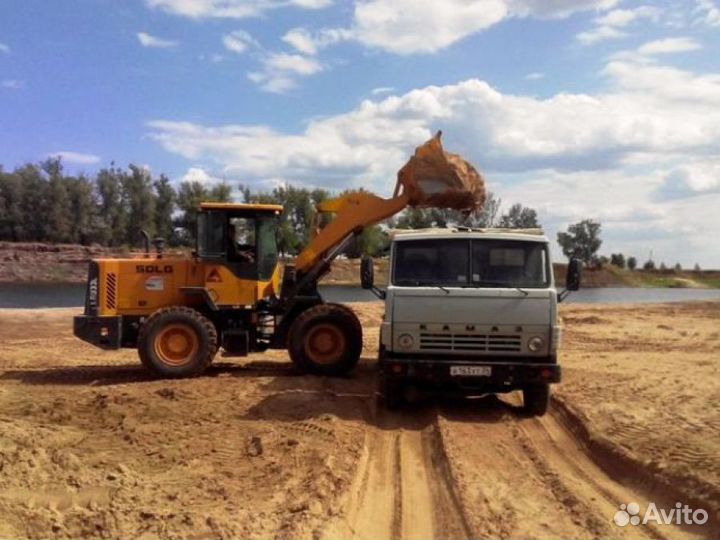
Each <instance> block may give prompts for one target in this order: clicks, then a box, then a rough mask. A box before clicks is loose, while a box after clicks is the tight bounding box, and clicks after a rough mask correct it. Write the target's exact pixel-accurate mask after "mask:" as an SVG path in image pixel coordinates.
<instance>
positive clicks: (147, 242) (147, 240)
mask: <svg viewBox="0 0 720 540" xmlns="http://www.w3.org/2000/svg"><path fill="white" fill-rule="evenodd" d="M140 234H142V235H143V241H144V242H145V256H146V257H149V256H150V235H149V234H148V233H147V231H146V230H145V229H140Z"/></svg>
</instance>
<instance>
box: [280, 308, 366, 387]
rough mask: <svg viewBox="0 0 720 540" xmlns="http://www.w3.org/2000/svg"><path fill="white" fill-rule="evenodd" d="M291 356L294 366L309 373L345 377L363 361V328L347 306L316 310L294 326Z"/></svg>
mask: <svg viewBox="0 0 720 540" xmlns="http://www.w3.org/2000/svg"><path fill="white" fill-rule="evenodd" d="M288 352H289V353H290V358H291V360H292V361H293V363H294V364H295V365H296V366H297V367H298V368H300V369H301V370H302V371H304V372H306V373H313V374H315V375H328V376H340V375H345V374H347V373H348V372H349V371H351V370H352V369H353V368H354V367H355V365H356V364H357V363H358V360H359V359H360V353H361V352H362V326H361V325H360V321H359V320H358V318H357V316H356V315H355V313H353V312H352V310H350V309H349V308H346V307H345V306H342V305H340V304H320V305H317V306H313V307H311V308H309V309H307V310H306V311H304V312H303V313H301V314H300V315H299V316H298V317H297V319H295V320H294V321H293V323H292V325H291V326H290V332H289V335H288Z"/></svg>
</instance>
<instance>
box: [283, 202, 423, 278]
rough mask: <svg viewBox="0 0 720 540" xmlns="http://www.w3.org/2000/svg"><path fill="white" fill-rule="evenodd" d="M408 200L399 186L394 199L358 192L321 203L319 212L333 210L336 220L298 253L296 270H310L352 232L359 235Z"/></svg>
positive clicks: (396, 210) (402, 206) (405, 203)
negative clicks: (400, 192) (399, 192)
mask: <svg viewBox="0 0 720 540" xmlns="http://www.w3.org/2000/svg"><path fill="white" fill-rule="evenodd" d="M408 203H409V199H408V196H407V195H406V194H405V193H402V194H398V190H397V189H396V192H395V196H394V197H392V198H391V199H383V198H381V197H378V196H376V195H373V194H372V193H367V192H364V191H359V192H355V193H348V194H346V195H342V196H341V197H337V198H335V199H330V200H327V201H323V202H321V203H319V204H318V205H317V210H318V212H322V213H334V214H335V219H334V220H333V221H331V222H330V223H329V224H328V225H327V226H326V227H325V228H323V229H322V230H320V231H319V232H318V233H317V234H316V235H315V236H314V237H313V239H312V240H311V241H310V243H309V244H308V245H307V247H305V249H303V250H302V252H301V253H300V254H299V255H298V257H297V259H296V261H295V267H296V269H297V271H298V272H299V273H305V272H308V271H309V270H310V269H311V268H313V266H315V265H316V264H317V263H318V262H319V261H320V259H322V258H323V257H324V256H325V254H327V253H328V251H330V250H331V249H332V248H333V247H335V246H337V245H339V244H340V243H341V242H342V241H343V240H345V239H346V238H347V237H348V236H349V235H350V234H353V233H356V234H359V233H360V232H362V230H363V229H364V228H365V227H369V226H371V225H375V224H376V223H379V222H380V221H382V220H384V219H387V218H389V217H391V216H393V215H395V214H397V213H398V212H400V211H401V210H402V209H403V208H405V207H406V206H407V205H408Z"/></svg>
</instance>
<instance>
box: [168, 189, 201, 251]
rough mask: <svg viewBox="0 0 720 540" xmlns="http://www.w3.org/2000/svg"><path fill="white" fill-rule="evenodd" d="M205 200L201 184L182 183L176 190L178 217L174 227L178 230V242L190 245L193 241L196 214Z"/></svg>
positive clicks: (195, 228)
mask: <svg viewBox="0 0 720 540" xmlns="http://www.w3.org/2000/svg"><path fill="white" fill-rule="evenodd" d="M205 200H207V193H206V190H205V186H203V185H202V183H200V182H197V181H193V182H182V183H181V184H180V187H179V189H178V194H177V205H178V210H179V211H180V215H179V216H178V218H177V219H176V220H175V226H176V227H178V228H179V229H180V231H178V232H179V236H178V241H179V242H180V243H182V244H186V245H191V244H192V243H193V242H194V241H195V235H196V230H197V212H198V209H199V208H200V203H201V202H203V201H205Z"/></svg>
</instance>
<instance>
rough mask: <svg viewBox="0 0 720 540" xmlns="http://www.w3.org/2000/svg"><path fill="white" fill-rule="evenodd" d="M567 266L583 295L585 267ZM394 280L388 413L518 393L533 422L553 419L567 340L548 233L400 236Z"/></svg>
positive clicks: (384, 358)
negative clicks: (445, 400)
mask: <svg viewBox="0 0 720 540" xmlns="http://www.w3.org/2000/svg"><path fill="white" fill-rule="evenodd" d="M570 267H572V270H573V276H571V277H572V279H570V280H569V287H568V288H569V289H576V288H577V286H578V285H579V266H578V265H577V263H573V264H571V265H570ZM389 275H390V277H389V284H388V287H387V290H386V291H382V292H381V293H380V294H381V296H383V297H384V299H385V314H384V317H383V321H382V325H381V329H380V347H379V366H380V377H379V381H380V395H381V396H382V398H383V399H384V403H385V405H386V406H387V407H388V408H396V407H398V406H400V405H401V404H402V403H403V402H404V401H405V400H406V398H407V397H409V394H411V393H414V392H417V391H425V392H433V393H440V392H441V393H448V392H449V393H454V394H463V395H482V394H487V393H504V392H511V391H514V390H521V391H522V392H523V400H524V404H525V409H526V411H527V412H528V413H529V414H532V415H542V414H544V413H545V412H546V410H547V407H548V403H549V398H550V384H552V383H558V382H560V378H561V370H560V366H559V365H558V361H557V352H558V347H559V344H560V334H561V332H560V327H559V326H558V313H557V311H558V310H557V305H558V301H559V300H558V297H559V295H558V293H557V291H556V289H555V282H554V277H553V271H552V263H551V260H550V249H549V243H548V239H547V238H546V237H545V236H544V235H543V234H542V231H540V230H535V229H533V230H525V231H522V232H518V231H513V230H489V229H485V230H478V229H473V230H470V229H462V228H457V229H432V230H419V231H408V232H397V233H395V234H394V235H393V241H392V244H391V247H390V273H389ZM366 282H367V279H364V285H367V283H366ZM560 299H562V295H560Z"/></svg>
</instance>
